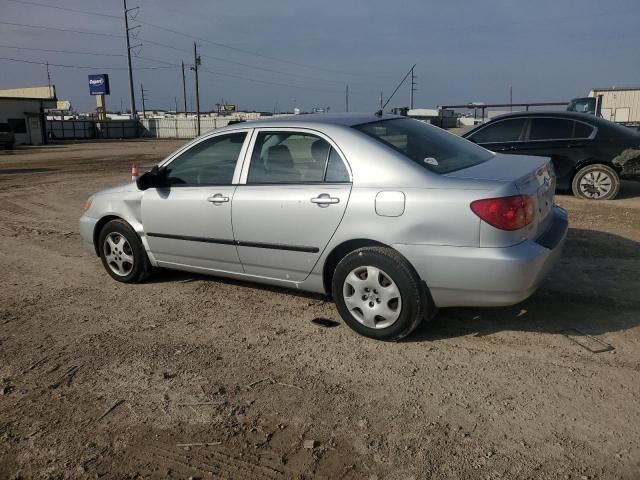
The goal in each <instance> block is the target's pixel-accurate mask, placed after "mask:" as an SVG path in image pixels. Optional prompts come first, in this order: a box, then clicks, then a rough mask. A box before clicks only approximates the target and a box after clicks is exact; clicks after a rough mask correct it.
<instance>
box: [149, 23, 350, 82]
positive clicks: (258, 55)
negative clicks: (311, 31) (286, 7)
mask: <svg viewBox="0 0 640 480" xmlns="http://www.w3.org/2000/svg"><path fill="white" fill-rule="evenodd" d="M137 21H138V23H140V24H142V25H147V26H149V27H153V28H157V29H159V30H164V31H166V32H170V33H173V34H175V35H181V36H183V37H187V38H190V39H192V40H198V41H200V42H205V43H210V44H211V45H215V46H217V47H221V48H227V49H229V50H233V51H236V52H240V53H244V54H247V55H253V56H255V57H259V58H266V59H269V60H274V61H276V62H282V63H288V64H289V65H296V66H298V67H304V68H310V69H313V70H323V71H325V72H329V73H339V74H341V75H350V73H349V72H341V71H339V70H332V69H329V68H323V67H318V66H316V65H307V64H305V63H298V62H294V61H292V60H285V59H283V58H278V57H272V56H269V55H264V54H261V53H256V52H252V51H250V50H245V49H242V48H238V47H234V46H232V45H227V44H226V43H220V42H214V41H213V40H208V39H206V38H202V37H196V36H195V35H189V34H187V33H182V32H179V31H178V30H174V29H172V28H167V27H162V26H160V25H156V24H155V23H150V22H143V21H142V20H137Z"/></svg>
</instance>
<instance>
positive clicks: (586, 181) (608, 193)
mask: <svg viewBox="0 0 640 480" xmlns="http://www.w3.org/2000/svg"><path fill="white" fill-rule="evenodd" d="M594 182H595V183H594ZM597 182H602V183H600V184H598V183H597ZM598 187H599V188H598ZM571 191H572V192H573V194H574V195H575V196H576V197H578V198H584V199H587V200H613V199H614V198H616V197H617V196H618V192H620V177H619V176H618V174H617V172H616V171H615V170H614V169H613V168H611V167H609V166H608V165H604V164H602V163H595V164H592V165H587V166H586V167H583V168H581V169H580V170H578V172H577V173H576V174H575V175H574V176H573V181H572V182H571Z"/></svg>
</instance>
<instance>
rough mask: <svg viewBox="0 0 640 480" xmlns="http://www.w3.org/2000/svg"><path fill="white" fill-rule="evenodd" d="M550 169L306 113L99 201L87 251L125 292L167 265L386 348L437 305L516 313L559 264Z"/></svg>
mask: <svg viewBox="0 0 640 480" xmlns="http://www.w3.org/2000/svg"><path fill="white" fill-rule="evenodd" d="M554 189H555V174H554V171H553V167H552V165H551V163H550V161H549V159H547V158H541V157H523V156H510V155H504V154H496V153H493V152H490V151H488V150H485V149H484V148H481V147H479V146H477V145H475V144H473V143H471V142H469V141H467V140H464V139H462V138H459V137H457V136H455V135H452V134H450V133H448V132H446V131H444V130H441V129H439V128H437V127H432V126H430V125H426V124H424V123H421V122H418V121H414V120H411V119H407V118H404V117H397V116H387V115H354V114H351V115H350V114H346V115H328V114H326V115H322V114H321V115H299V116H290V117H280V118H275V119H271V120H265V121H257V122H249V123H243V124H236V125H233V126H229V127H226V128H222V129H219V130H215V131H212V132H210V133H207V134H205V135H203V136H201V137H199V138H197V139H195V140H194V141H192V142H191V143H189V144H187V145H185V146H184V147H183V148H181V149H180V150H178V151H177V152H175V153H174V154H172V155H170V156H169V157H168V158H166V159H165V160H164V161H162V162H161V163H160V164H159V165H158V166H156V167H154V168H153V169H152V170H150V171H149V172H146V173H145V174H143V175H142V176H141V177H140V178H139V179H138V181H137V182H135V183H134V182H132V183H128V184H125V185H121V186H118V187H114V188H110V189H107V190H104V191H101V192H99V193H96V194H95V195H93V196H91V197H90V198H89V200H88V201H87V205H86V211H85V213H84V215H83V216H82V218H81V219H80V232H81V235H82V238H83V240H84V243H85V245H86V248H87V249H88V250H89V251H90V252H92V253H94V254H96V255H99V256H100V257H101V259H102V263H103V265H104V267H105V269H106V271H107V273H108V274H109V275H111V277H113V278H114V279H115V280H117V281H120V282H127V283H137V282H141V281H143V280H145V279H146V278H147V277H148V276H149V275H150V274H151V273H152V272H153V270H154V269H155V268H156V267H162V268H169V269H177V270H186V271H190V272H198V273H205V274H211V275H216V276H222V277H231V278H236V279H243V280H249V281H253V282H260V283H266V284H271V285H278V286H283V287H289V288H293V289H298V290H304V291H309V292H318V293H321V294H325V295H327V296H330V297H333V299H334V301H335V303H336V306H337V309H338V311H339V313H340V315H341V316H342V318H343V319H344V321H345V322H346V323H347V324H348V325H349V326H350V327H352V328H353V329H354V330H356V331H357V332H359V333H361V334H363V335H366V336H369V337H373V338H377V339H382V340H398V339H401V338H403V337H405V336H407V335H408V334H409V333H411V332H412V331H413V330H414V329H415V328H416V327H417V326H418V325H419V324H420V323H421V321H422V320H423V319H429V318H431V317H432V316H433V315H434V314H435V312H436V311H437V308H438V307H451V306H498V305H510V304H514V303H517V302H520V301H522V300H524V299H525V298H527V297H529V296H530V295H531V294H532V293H533V292H534V291H535V290H536V288H537V286H538V284H539V283H540V282H541V280H542V279H543V277H544V276H545V274H546V273H547V272H548V271H549V269H550V268H551V266H552V265H553V264H554V263H556V261H557V260H558V257H559V255H560V251H561V248H562V245H563V243H564V239H565V236H566V232H567V225H568V223H567V216H566V213H565V212H564V211H563V210H562V209H561V208H559V207H557V206H554V202H553V196H554Z"/></svg>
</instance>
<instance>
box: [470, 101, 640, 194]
mask: <svg viewBox="0 0 640 480" xmlns="http://www.w3.org/2000/svg"><path fill="white" fill-rule="evenodd" d="M463 137H464V138H467V139H469V140H471V141H472V142H475V143H477V144H478V145H481V146H483V147H485V148H487V149H489V150H492V151H494V152H503V153H515V154H519V155H536V156H543V157H550V158H551V159H552V160H553V165H554V168H555V171H556V175H557V187H558V189H559V190H571V191H572V192H573V194H574V195H575V196H577V197H581V198H588V199H593V200H610V199H613V198H615V197H616V195H617V194H618V191H619V190H620V177H622V178H630V179H631V178H640V168H639V167H640V165H639V164H640V135H639V134H638V132H636V131H634V130H632V129H630V128H626V127H622V126H620V125H617V124H615V123H613V122H609V121H607V120H604V119H602V118H597V117H595V116H592V115H584V114H579V113H573V112H558V111H554V112H521V113H513V114H507V115H501V116H499V117H495V118H494V119H492V120H491V121H489V122H487V123H484V124H482V125H480V126H478V127H475V128H474V129H472V130H469V131H468V132H466V133H464V134H463ZM515 158H516V157H514V159H515Z"/></svg>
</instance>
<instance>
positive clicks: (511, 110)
mask: <svg viewBox="0 0 640 480" xmlns="http://www.w3.org/2000/svg"><path fill="white" fill-rule="evenodd" d="M509 111H510V112H513V87H512V86H510V87H509Z"/></svg>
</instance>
